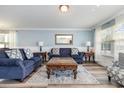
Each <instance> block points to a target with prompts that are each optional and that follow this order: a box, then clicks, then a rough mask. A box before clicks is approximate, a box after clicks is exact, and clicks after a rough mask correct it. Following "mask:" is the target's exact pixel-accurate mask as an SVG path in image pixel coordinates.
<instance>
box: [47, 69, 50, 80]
mask: <svg viewBox="0 0 124 93" xmlns="http://www.w3.org/2000/svg"><path fill="white" fill-rule="evenodd" d="M47 75H48V79H49V78H50V70H49V69H47Z"/></svg>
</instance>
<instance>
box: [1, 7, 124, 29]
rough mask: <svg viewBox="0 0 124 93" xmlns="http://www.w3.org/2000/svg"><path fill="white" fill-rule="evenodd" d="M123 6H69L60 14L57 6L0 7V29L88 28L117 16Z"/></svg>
mask: <svg viewBox="0 0 124 93" xmlns="http://www.w3.org/2000/svg"><path fill="white" fill-rule="evenodd" d="M123 9H124V6H117V5H109V6H95V5H76V6H75V5H70V10H69V12H67V13H61V12H60V11H59V9H58V6H57V5H40V6H36V5H33V6H24V5H23V6H18V5H17V6H0V27H14V28H90V27H92V26H94V25H95V24H98V23H100V22H102V21H105V20H106V19H108V18H110V17H112V16H113V15H115V14H117V13H118V12H120V11H121V10H123Z"/></svg>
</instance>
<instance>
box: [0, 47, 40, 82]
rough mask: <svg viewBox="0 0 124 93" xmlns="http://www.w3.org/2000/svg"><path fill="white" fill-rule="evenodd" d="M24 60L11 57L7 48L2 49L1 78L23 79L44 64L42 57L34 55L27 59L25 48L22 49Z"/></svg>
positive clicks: (0, 61) (0, 53)
mask: <svg viewBox="0 0 124 93" xmlns="http://www.w3.org/2000/svg"><path fill="white" fill-rule="evenodd" d="M20 51H21V54H22V56H23V59H24V60H23V61H22V60H20V59H9V58H8V56H7V55H6V53H5V50H0V79H17V80H20V81H23V80H24V79H25V78H26V77H27V76H28V75H29V74H30V73H32V71H34V70H35V69H36V68H38V67H39V66H40V65H41V64H42V57H39V56H34V57H32V58H31V59H26V56H25V53H24V51H23V49H20Z"/></svg>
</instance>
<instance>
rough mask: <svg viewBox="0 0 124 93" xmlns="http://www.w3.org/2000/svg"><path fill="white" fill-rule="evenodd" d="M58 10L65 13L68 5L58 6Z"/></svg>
mask: <svg viewBox="0 0 124 93" xmlns="http://www.w3.org/2000/svg"><path fill="white" fill-rule="evenodd" d="M59 10H60V11H61V12H67V11H68V10H69V5H60V6H59Z"/></svg>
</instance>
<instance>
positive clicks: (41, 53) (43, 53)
mask: <svg viewBox="0 0 124 93" xmlns="http://www.w3.org/2000/svg"><path fill="white" fill-rule="evenodd" d="M34 55H39V56H42V58H43V61H44V62H46V61H47V52H46V51H45V52H34Z"/></svg>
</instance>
